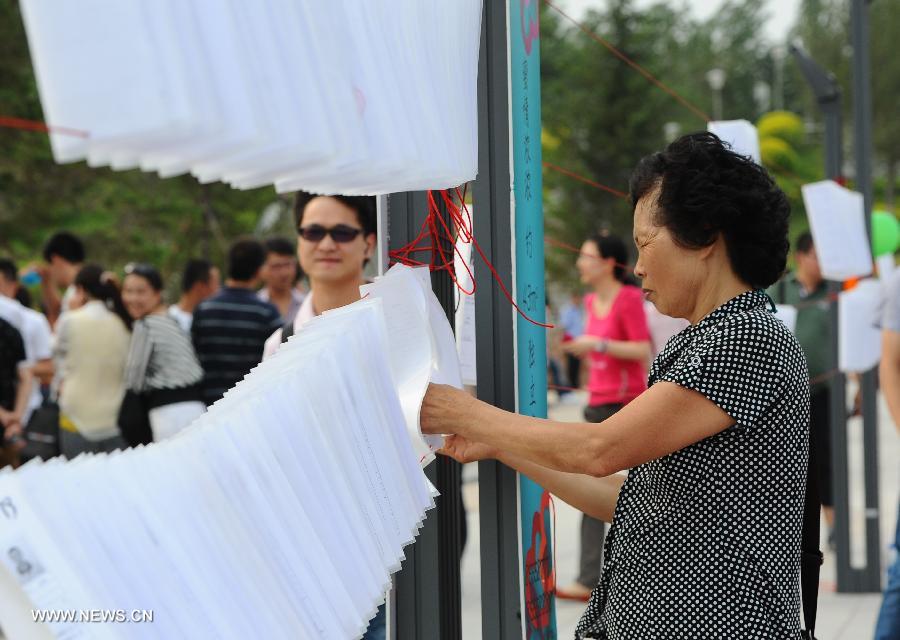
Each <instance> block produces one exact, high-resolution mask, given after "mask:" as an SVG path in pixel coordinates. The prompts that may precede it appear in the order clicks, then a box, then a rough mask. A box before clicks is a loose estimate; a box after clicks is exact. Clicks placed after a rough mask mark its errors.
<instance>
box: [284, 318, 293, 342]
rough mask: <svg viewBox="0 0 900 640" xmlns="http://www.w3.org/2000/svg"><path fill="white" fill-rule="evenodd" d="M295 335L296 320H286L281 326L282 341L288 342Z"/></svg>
mask: <svg viewBox="0 0 900 640" xmlns="http://www.w3.org/2000/svg"><path fill="white" fill-rule="evenodd" d="M292 335H294V321H293V320H291V321H290V322H285V323H284V326H283V327H281V343H282V344H284V343H285V342H287V341H288V340H289V339H290V337H291V336H292Z"/></svg>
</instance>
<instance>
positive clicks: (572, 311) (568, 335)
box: [559, 291, 584, 389]
mask: <svg viewBox="0 0 900 640" xmlns="http://www.w3.org/2000/svg"><path fill="white" fill-rule="evenodd" d="M559 324H560V326H561V327H562V329H563V337H562V340H563V343H568V342H571V341H572V340H574V339H575V338H578V337H580V336H581V335H582V334H583V333H584V299H583V297H582V295H581V294H580V293H579V292H577V291H573V292H572V293H571V294H570V295H569V299H568V300H567V301H566V302H565V303H564V304H563V305H562V306H561V307H560V309H559ZM565 369H566V379H567V381H568V385H569V386H570V387H572V388H573V389H579V388H581V358H579V357H578V356H576V355H575V354H572V353H566V354H565Z"/></svg>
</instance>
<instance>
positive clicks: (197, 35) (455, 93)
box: [21, 0, 482, 194]
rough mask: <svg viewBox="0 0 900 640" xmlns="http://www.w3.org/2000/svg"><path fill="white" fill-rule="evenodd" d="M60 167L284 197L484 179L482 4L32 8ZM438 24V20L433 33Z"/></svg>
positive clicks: (93, 0) (284, 2) (98, 2)
mask: <svg viewBox="0 0 900 640" xmlns="http://www.w3.org/2000/svg"><path fill="white" fill-rule="evenodd" d="M21 5H22V14H23V19H24V22H25V27H26V33H27V36H28V41H29V46H30V49H31V54H32V59H33V61H34V67H35V74H36V76H37V81H38V88H39V93H40V97H41V102H42V105H43V108H44V114H45V117H46V120H47V122H48V123H49V124H50V125H51V127H54V126H55V127H65V128H67V129H72V130H78V131H80V132H83V133H84V134H85V136H84V137H79V136H71V135H65V134H64V133H59V132H54V133H51V134H50V141H51V148H52V150H53V155H54V158H55V159H56V160H57V162H73V161H77V160H86V161H87V162H88V164H90V165H91V166H94V167H101V166H110V167H112V168H113V169H132V168H135V167H139V168H141V169H143V170H145V171H156V172H158V173H159V174H160V175H161V176H163V177H168V176H173V175H177V174H179V173H186V172H190V173H192V174H193V175H195V176H196V177H197V178H198V179H199V180H200V181H201V182H212V181H217V180H221V181H223V182H226V183H228V184H230V185H232V186H234V187H236V188H239V189H249V188H254V187H259V186H263V185H275V186H276V189H277V190H278V191H280V192H286V191H293V190H297V189H303V190H305V191H309V192H313V193H344V194H381V193H392V192H399V191H413V190H421V189H439V188H449V187H455V186H457V185H460V184H462V183H464V182H467V181H469V180H472V179H474V177H475V174H476V170H477V164H478V163H477V99H476V81H477V69H478V51H479V39H480V33H481V29H480V23H481V14H482V11H481V0H458V1H457V2H453V3H421V2H418V1H417V0H372V1H370V2H365V3H357V2H350V1H349V0H335V1H333V2H330V3H322V2H318V1H317V0H260V1H258V2H251V3H248V2H242V1H240V0H193V1H192V2H178V0H159V1H158V2H152V3H147V2H142V1H141V0H83V1H79V2H70V1H69V0H22V3H21ZM434 25H440V28H437V29H436V28H435V27H434Z"/></svg>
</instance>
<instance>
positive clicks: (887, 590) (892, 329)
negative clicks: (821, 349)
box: [875, 271, 900, 640]
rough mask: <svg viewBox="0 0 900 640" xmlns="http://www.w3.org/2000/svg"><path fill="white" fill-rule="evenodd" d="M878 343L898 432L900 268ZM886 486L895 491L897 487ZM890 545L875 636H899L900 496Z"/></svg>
mask: <svg viewBox="0 0 900 640" xmlns="http://www.w3.org/2000/svg"><path fill="white" fill-rule="evenodd" d="M881 345H882V351H881V364H880V365H879V369H878V373H879V375H880V377H881V391H882V393H883V394H884V399H885V401H886V402H887V406H888V410H889V411H890V413H891V418H893V420H894V427H895V428H896V429H897V430H898V435H900V271H895V272H894V274H893V275H892V276H891V279H890V280H889V281H888V286H887V291H886V297H885V303H884V311H883V314H882V319H881ZM886 489H887V490H888V491H897V487H886ZM886 516H887V514H886ZM887 517H889V516H887ZM893 546H894V561H893V562H892V563H891V565H890V567H888V571H887V582H886V584H885V587H884V599H883V600H882V603H881V612H880V613H879V615H878V623H877V625H876V627H875V640H890V639H891V638H900V496H898V500H897V529H896V532H895V533H894V544H893Z"/></svg>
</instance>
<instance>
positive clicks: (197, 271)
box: [169, 259, 221, 333]
mask: <svg viewBox="0 0 900 640" xmlns="http://www.w3.org/2000/svg"><path fill="white" fill-rule="evenodd" d="M220 286H221V276H220V274H219V269H218V268H217V267H214V266H213V265H212V263H210V262H209V260H197V259H192V260H188V262H187V265H185V267H184V273H183V274H182V276H181V297H180V298H179V299H178V302H176V303H175V304H173V305H171V306H170V307H169V315H170V316H172V317H173V318H174V319H175V320H176V321H177V322H178V325H179V326H180V327H181V328H182V330H183V331H184V332H185V333H190V332H191V323H192V322H193V320H194V309H196V308H197V305H198V304H200V303H201V302H203V301H204V300H206V299H207V298H208V297H210V296H212V295H214V294H216V293H217V292H218V291H219V287H220Z"/></svg>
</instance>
